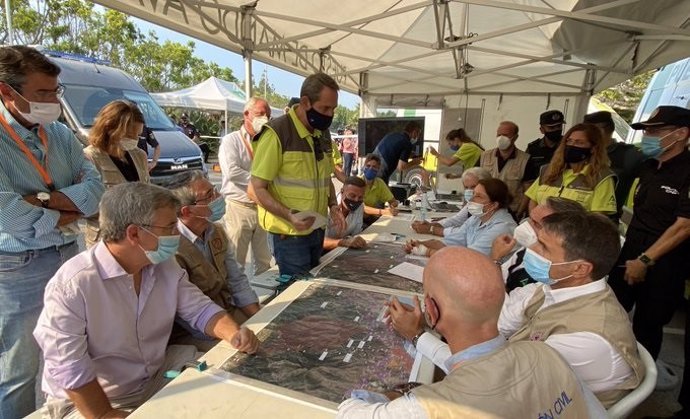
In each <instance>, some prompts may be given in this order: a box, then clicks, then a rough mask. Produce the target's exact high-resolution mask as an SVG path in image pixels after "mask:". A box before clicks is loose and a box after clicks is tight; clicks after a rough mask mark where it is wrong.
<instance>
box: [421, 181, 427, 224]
mask: <svg viewBox="0 0 690 419" xmlns="http://www.w3.org/2000/svg"><path fill="white" fill-rule="evenodd" d="M421 191H422V208H421V209H420V211H419V216H420V217H421V218H422V221H426V207H427V206H428V205H429V201H428V199H427V196H426V190H425V189H424V188H421Z"/></svg>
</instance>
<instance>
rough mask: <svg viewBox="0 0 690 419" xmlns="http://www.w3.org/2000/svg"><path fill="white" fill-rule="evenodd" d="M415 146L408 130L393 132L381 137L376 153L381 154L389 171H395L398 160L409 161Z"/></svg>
mask: <svg viewBox="0 0 690 419" xmlns="http://www.w3.org/2000/svg"><path fill="white" fill-rule="evenodd" d="M413 148H414V147H413V145H412V143H411V142H410V136H409V135H408V134H407V133H406V132H391V133H390V134H386V135H385V136H384V137H383V138H382V139H381V141H380V142H379V144H378V145H377V146H376V150H375V151H374V153H375V154H379V155H380V156H381V157H382V158H383V160H384V161H385V162H386V166H387V168H388V173H393V172H394V171H395V168H396V167H398V160H402V161H407V160H408V159H409V158H410V154H412V150H413Z"/></svg>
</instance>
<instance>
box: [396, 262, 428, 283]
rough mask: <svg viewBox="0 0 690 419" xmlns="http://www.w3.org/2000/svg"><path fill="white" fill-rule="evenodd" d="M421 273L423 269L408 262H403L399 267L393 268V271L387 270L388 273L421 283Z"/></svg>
mask: <svg viewBox="0 0 690 419" xmlns="http://www.w3.org/2000/svg"><path fill="white" fill-rule="evenodd" d="M423 272H424V267H422V266H417V265H413V264H411V263H409V262H403V263H401V264H400V265H398V266H396V267H394V268H393V269H389V270H388V273H391V274H393V275H398V276H402V277H403V278H407V279H411V280H413V281H417V282H422V273H423Z"/></svg>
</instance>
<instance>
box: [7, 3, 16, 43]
mask: <svg viewBox="0 0 690 419" xmlns="http://www.w3.org/2000/svg"><path fill="white" fill-rule="evenodd" d="M5 19H6V21H7V22H6V24H7V45H14V36H13V35H14V31H13V29H12V7H11V5H10V0H5Z"/></svg>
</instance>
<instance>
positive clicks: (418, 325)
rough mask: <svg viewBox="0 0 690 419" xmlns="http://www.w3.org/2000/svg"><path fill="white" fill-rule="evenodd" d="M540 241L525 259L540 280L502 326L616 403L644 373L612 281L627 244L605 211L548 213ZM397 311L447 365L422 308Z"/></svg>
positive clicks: (407, 330) (398, 322)
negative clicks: (543, 348)
mask: <svg viewBox="0 0 690 419" xmlns="http://www.w3.org/2000/svg"><path fill="white" fill-rule="evenodd" d="M592 232H596V234H592ZM537 239H538V241H537V243H536V244H534V245H533V246H531V247H530V248H528V249H527V251H526V253H525V258H524V261H523V263H524V267H525V269H526V271H527V272H528V273H529V275H530V276H531V277H532V278H534V279H535V280H536V281H538V282H537V283H534V284H529V285H527V286H524V287H522V288H518V289H516V290H515V291H513V292H512V293H510V295H509V296H508V297H507V298H506V301H505V303H504V305H503V309H502V311H501V317H500V319H499V322H498V325H499V330H500V331H501V334H502V335H503V336H506V337H509V339H510V340H511V341H516V340H533V341H537V340H538V341H543V342H545V343H546V344H547V345H549V346H551V347H552V348H554V349H556V350H557V351H558V352H559V353H560V354H561V355H562V356H563V358H564V359H565V360H566V361H568V363H569V364H570V365H571V366H572V367H573V369H574V370H575V372H576V373H577V375H578V377H580V379H582V380H583V381H584V382H585V383H586V384H587V385H588V386H589V388H590V389H591V390H592V391H593V392H594V393H595V394H596V395H597V397H598V398H599V400H600V401H601V402H602V403H603V404H604V406H605V407H610V406H611V405H612V404H614V403H615V402H616V401H617V400H620V399H621V398H622V397H623V396H625V394H627V392H629V391H630V390H632V389H634V388H636V387H637V386H638V385H639V383H640V382H641V381H642V378H643V377H644V366H643V365H642V363H641V361H640V358H639V354H638V352H637V346H636V341H635V337H634V335H633V333H632V328H631V326H630V321H629V320H628V317H627V314H626V313H625V310H623V308H622V307H621V306H620V304H618V302H617V301H616V299H615V296H614V295H613V292H612V291H611V289H610V288H609V287H608V285H607V284H606V279H605V278H606V274H607V273H608V272H609V271H610V270H611V268H612V266H613V264H614V263H615V261H616V258H617V256H618V252H619V250H620V239H619V236H618V231H617V229H616V227H615V225H614V224H613V223H612V222H611V221H610V220H608V219H606V218H605V217H603V216H601V215H597V214H593V213H587V212H573V211H570V212H564V213H555V214H551V215H549V216H547V217H544V218H543V219H542V228H541V229H540V230H539V231H538V232H537ZM403 308H404V307H403ZM390 311H391V318H392V319H394V322H393V326H394V328H395V329H396V330H397V331H398V332H399V333H400V334H401V335H403V336H405V337H407V338H409V339H414V338H417V340H418V341H417V349H418V350H419V351H420V352H422V353H423V354H424V355H426V356H427V357H429V358H431V359H432V360H433V361H434V363H436V364H437V365H440V366H441V367H442V368H443V364H444V361H445V359H447V358H448V357H449V356H450V350H449V349H448V347H447V345H445V344H443V343H442V342H440V340H438V339H437V338H436V337H435V336H433V335H432V334H430V333H425V332H424V331H423V326H422V325H423V315H422V313H421V311H420V309H419V308H418V307H415V308H414V309H404V310H396V308H395V307H391V310H390Z"/></svg>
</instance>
